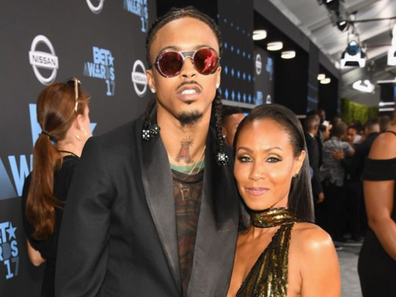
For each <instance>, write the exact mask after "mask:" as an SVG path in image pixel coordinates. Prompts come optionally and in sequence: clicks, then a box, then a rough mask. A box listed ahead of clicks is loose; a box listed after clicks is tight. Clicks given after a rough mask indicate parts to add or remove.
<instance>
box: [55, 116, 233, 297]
mask: <svg viewBox="0 0 396 297" xmlns="http://www.w3.org/2000/svg"><path fill="white" fill-rule="evenodd" d="M141 134H142V121H141V120H136V121H134V122H132V123H130V124H127V125H125V126H123V127H120V128H118V129H116V130H115V131H112V132H110V133H107V134H105V135H103V136H100V137H93V138H91V139H90V140H89V141H88V142H87V144H86V146H85V148H84V152H83V155H82V158H81V161H80V163H79V165H78V166H77V168H76V172H75V175H74V179H73V182H72V185H71V189H70V192H69V196H68V201H67V205H66V207H65V212H64V216H63V222H62V228H61V234H60V239H59V245H58V247H59V248H58V261H57V271H56V284H55V286H56V294H57V295H56V296H57V297H66V296H69V297H78V296H84V297H88V296H115V297H124V296H161V297H167V296H169V297H175V296H181V278H180V264H179V254H178V242H177V233H176V218H175V203H174V192H173V180H172V174H171V169H170V165H169V160H168V157H167V154H166V151H165V148H164V145H163V143H162V140H161V138H160V136H157V137H156V138H154V139H152V140H150V141H144V140H142V137H141ZM215 154H216V150H215V140H214V136H213V135H212V134H211V133H209V135H208V138H207V149H206V155H205V170H204V183H203V197H202V204H201V210H200V217H199V223H198V230H197V238H196V244H195V253H194V261H193V270H192V275H191V279H190V285H189V291H188V295H187V296H189V297H210V296H219V297H220V296H225V295H226V292H227V289H228V285H229V280H230V276H231V272H232V265H233V259H234V252H235V245H236V238H237V225H238V215H239V206H238V194H237V189H236V185H235V182H234V178H233V175H232V166H231V164H230V165H228V166H219V165H218V164H217V163H216V161H215Z"/></svg>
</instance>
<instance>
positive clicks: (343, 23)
mask: <svg viewBox="0 0 396 297" xmlns="http://www.w3.org/2000/svg"><path fill="white" fill-rule="evenodd" d="M348 27H349V22H347V21H346V20H341V21H338V22H337V28H338V30H340V31H341V32H343V31H345V30H347V29H348Z"/></svg>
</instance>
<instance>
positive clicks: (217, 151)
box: [22, 7, 396, 297]
mask: <svg viewBox="0 0 396 297" xmlns="http://www.w3.org/2000/svg"><path fill="white" fill-rule="evenodd" d="M191 32H194V34H191ZM146 47H147V57H148V64H149V65H150V67H149V68H148V70H147V79H148V84H149V87H150V90H151V92H152V100H151V101H150V102H149V103H148V106H147V109H146V111H145V113H144V114H143V115H142V117H139V118H138V119H135V120H133V121H132V122H130V123H128V124H125V125H124V126H121V127H119V128H116V129H115V130H113V131H110V132H108V133H106V134H104V135H99V136H95V137H90V136H91V131H90V128H89V127H90V126H89V124H90V122H89V107H88V105H89V96H88V95H87V94H86V93H85V92H84V91H83V89H82V88H81V82H80V81H79V80H78V79H77V78H72V79H71V80H68V81H67V82H66V83H56V84H53V85H50V86H48V87H46V88H45V89H44V90H43V91H42V93H41V94H40V96H39V98H38V102H37V114H38V120H39V124H40V126H41V129H42V132H41V134H40V136H39V138H38V140H37V142H36V144H35V147H34V166H33V172H32V174H31V175H30V176H29V177H28V178H27V179H26V182H25V186H24V191H23V203H22V213H23V218H24V227H25V231H26V235H27V239H28V241H27V242H28V243H27V245H28V252H29V257H30V259H31V261H32V263H33V264H34V265H41V264H42V263H46V264H45V265H46V270H45V276H44V279H43V286H42V296H47V297H53V296H59V297H66V296H70V297H71V296H73V297H78V296H131V295H133V296H164V297H166V296H169V297H175V296H181V297H184V296H191V297H211V296H229V297H231V296H239V297H241V296H261V297H265V296H266V297H269V296H285V297H286V296H289V297H290V296H305V297H309V296H322V297H336V296H340V292H341V280H340V270H339V264H338V259H337V253H336V246H335V245H334V244H333V243H334V242H336V241H343V240H345V237H344V235H345V234H346V233H347V232H350V234H352V236H353V239H355V240H360V238H361V237H362V236H363V235H365V234H364V233H365V231H366V229H368V228H369V229H370V230H372V233H373V235H372V236H371V237H372V238H378V240H379V241H375V240H374V239H371V240H370V242H369V240H368V241H367V245H366V242H365V246H367V248H366V250H368V252H367V253H370V250H369V247H370V246H372V242H375V243H376V244H377V245H376V248H377V249H379V248H378V246H379V247H381V246H382V245H384V246H385V250H386V253H388V254H390V257H392V258H393V260H394V259H395V249H394V247H395V246H396V245H395V244H394V243H395V240H396V236H394V232H395V230H394V210H393V204H392V205H391V203H390V201H391V200H392V199H393V195H394V194H393V192H394V191H393V183H390V182H388V181H386V182H384V181H383V180H382V179H381V177H380V178H377V177H376V176H375V175H371V173H372V172H371V171H370V172H369V173H368V174H364V173H363V171H364V170H363V168H365V162H366V157H367V156H368V154H369V151H370V146H371V145H373V147H374V148H377V150H378V151H374V152H370V155H369V157H370V158H371V159H373V161H372V165H370V166H372V168H374V167H375V166H378V165H376V164H377V163H378V160H377V159H387V158H390V157H391V156H393V155H392V154H391V153H389V154H385V155H383V154H381V152H379V151H380V147H381V145H383V143H384V142H387V141H388V142H390V143H391V144H390V145H393V147H395V148H396V138H394V139H391V136H393V135H390V133H387V135H386V136H384V137H382V136H381V137H378V139H380V140H381V143H380V144H376V142H374V144H373V141H374V139H375V137H376V136H377V135H378V132H379V124H378V122H375V121H369V122H367V123H366V124H365V125H364V133H361V131H360V128H359V125H358V124H357V123H355V124H351V125H349V126H347V125H346V124H345V123H343V122H342V121H341V120H340V119H338V120H337V121H335V120H333V121H330V122H329V121H327V120H326V118H325V113H324V111H319V112H311V113H309V114H308V115H307V117H306V119H305V120H304V122H303V125H301V123H300V121H299V120H298V118H297V116H296V115H295V114H294V113H293V112H292V111H291V110H289V109H288V108H286V107H284V106H280V105H276V104H270V105H262V106H258V107H257V108H255V109H254V110H253V111H251V112H250V113H249V115H247V116H246V117H245V115H244V113H243V112H242V110H241V109H240V108H230V107H227V108H223V106H222V103H221V98H220V96H219V95H218V92H217V89H218V88H219V86H220V83H221V66H220V56H221V53H222V38H221V33H220V31H219V28H218V26H217V24H216V23H215V22H214V20H212V19H211V18H210V17H208V16H207V15H206V14H204V13H202V12H200V11H198V10H196V9H194V8H192V7H187V8H181V9H172V10H170V11H169V12H168V13H167V14H165V15H164V16H161V17H159V18H158V19H157V20H156V21H155V22H154V23H153V25H152V26H151V28H150V30H149V32H148V35H147V43H146ZM384 122H385V121H384ZM387 129H389V128H387ZM390 129H393V130H394V132H396V128H395V126H391V128H390ZM349 130H350V131H349ZM388 134H389V135H388ZM358 136H360V139H358ZM376 141H377V140H376ZM393 157H396V156H393ZM389 166H390V167H389V168H393V169H392V170H393V171H392V172H391V173H392V174H393V173H394V172H395V170H394V169H395V166H394V165H393V163H392V165H389ZM393 176H394V175H393ZM388 177H389V175H387V176H386V177H385V179H386V178H388ZM363 178H367V180H371V181H370V182H369V184H367V189H366V185H365V192H366V190H367V193H368V197H369V198H368V202H367V201H366V203H367V205H369V206H371V204H375V197H373V198H370V197H371V195H372V194H373V192H374V190H373V187H375V186H377V185H378V184H379V185H380V187H381V189H383V191H384V195H386V197H387V199H389V201H388V200H387V201H386V202H383V203H381V204H380V205H376V206H375V207H374V208H375V209H374V210H372V209H367V217H368V224H367V219H364V218H365V216H364V214H365V213H366V211H365V210H364V203H363V182H362V180H363ZM357 189H359V190H357ZM389 190H391V193H390V192H389ZM385 193H386V194H385ZM385 210H388V211H389V212H392V216H393V217H390V216H389V217H386V216H384V214H383V213H384V211H385ZM346 212H350V213H349V214H348V215H346ZM378 213H381V214H382V219H377V218H376V214H378ZM315 215H316V217H317V220H316V221H315ZM379 221H381V222H382V221H385V222H386V223H387V224H388V225H387V226H388V227H389V228H390V229H391V230H390V231H389V230H388V231H386V232H384V231H377V230H382V229H381V228H382V227H381V224H380V223H379ZM316 222H317V223H316ZM392 222H393V225H392ZM364 223H366V225H364ZM388 235H392V236H394V237H392V238H393V239H391V240H390V239H389V238H388V237H387V236H388ZM366 238H367V239H368V238H369V237H368V236H367V237H366ZM362 263H366V264H367V260H364V259H363V257H362ZM393 264H394V263H390V264H389V265H390V266H392V265H393ZM367 265H370V264H367ZM360 267H362V271H364V270H365V269H366V268H364V265H363V264H362V265H360ZM394 268H395V267H394V265H393V269H394ZM393 271H394V270H393ZM389 286H391V285H389ZM367 287H369V289H367V290H371V289H372V287H371V285H367ZM365 296H372V295H365Z"/></svg>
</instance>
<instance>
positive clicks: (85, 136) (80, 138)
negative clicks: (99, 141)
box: [76, 128, 88, 141]
mask: <svg viewBox="0 0 396 297" xmlns="http://www.w3.org/2000/svg"><path fill="white" fill-rule="evenodd" d="M80 130H81V131H82V132H83V133H84V137H82V136H80V135H79V134H76V138H77V140H80V141H82V140H84V139H87V138H88V133H87V131H85V130H84V129H83V128H80Z"/></svg>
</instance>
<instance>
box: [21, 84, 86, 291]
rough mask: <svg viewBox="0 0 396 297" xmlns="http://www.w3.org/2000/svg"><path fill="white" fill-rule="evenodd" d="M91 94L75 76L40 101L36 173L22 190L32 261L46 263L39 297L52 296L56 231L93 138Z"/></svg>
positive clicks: (50, 88)
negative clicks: (77, 165) (82, 88)
mask: <svg viewBox="0 0 396 297" xmlns="http://www.w3.org/2000/svg"><path fill="white" fill-rule="evenodd" d="M89 99H90V98H89V97H88V95H87V94H85V93H84V92H83V91H82V90H81V88H80V82H79V80H78V79H76V78H72V79H70V80H69V81H67V82H66V83H55V84H52V85H50V86H48V87H46V88H45V89H44V90H43V91H42V92H41V93H40V95H39V97H38V101H37V119H38V122H39V124H40V127H41V129H42V132H41V134H40V135H39V137H38V139H37V141H36V143H35V145H34V149H33V171H32V173H31V174H30V175H29V176H28V177H27V178H26V180H25V184H24V188H23V194H22V196H23V199H22V208H23V209H22V213H23V222H24V229H25V233H26V235H27V238H28V240H27V248H28V254H29V258H30V260H31V262H32V263H33V265H35V266H39V265H41V264H42V263H44V262H46V267H45V272H44V278H43V284H42V288H41V296H47V297H53V296H55V292H54V276H55V264H56V249H57V241H58V233H59V229H60V226H61V220H62V212H63V211H62V209H63V207H64V204H65V201H66V196H67V192H68V188H69V185H70V182H71V180H72V177H73V172H74V168H75V166H76V164H77V162H78V160H79V158H80V155H81V152H82V149H83V147H84V144H85V142H86V140H87V139H88V138H89V137H90V136H91V128H90V119H89V108H88V103H89Z"/></svg>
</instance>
